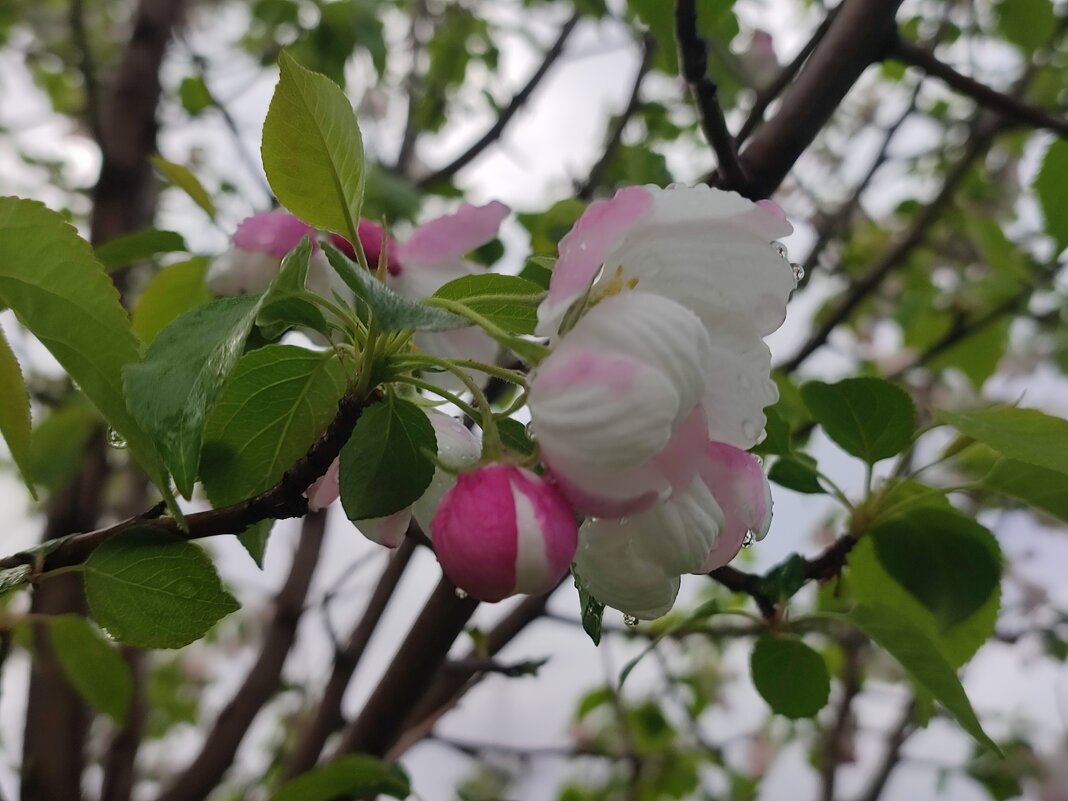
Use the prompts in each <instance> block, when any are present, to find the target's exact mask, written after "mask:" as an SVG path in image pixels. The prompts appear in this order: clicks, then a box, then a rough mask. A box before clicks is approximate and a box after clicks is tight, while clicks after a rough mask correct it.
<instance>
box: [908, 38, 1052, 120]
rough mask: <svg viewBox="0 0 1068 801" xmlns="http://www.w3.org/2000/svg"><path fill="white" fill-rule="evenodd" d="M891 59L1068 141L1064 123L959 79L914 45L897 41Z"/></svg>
mask: <svg viewBox="0 0 1068 801" xmlns="http://www.w3.org/2000/svg"><path fill="white" fill-rule="evenodd" d="M893 57H894V58H895V59H897V60H898V61H901V62H903V63H905V64H909V65H910V66H913V67H919V68H920V69H921V70H923V71H924V72H925V73H927V74H928V75H932V76H934V77H936V78H939V79H941V80H942V81H944V82H945V83H946V84H947V85H948V86H950V87H951V88H953V89H956V90H957V91H958V92H960V93H961V94H963V95H966V96H968V97H970V98H971V99H972V100H974V101H975V102H976V103H978V104H979V105H980V107H982V108H985V109H987V110H988V111H994V112H997V113H998V114H1001V115H1003V116H1005V117H1007V118H1008V119H1011V120H1013V121H1015V122H1019V123H1022V124H1024V125H1029V126H1032V127H1034V128H1040V129H1044V130H1048V131H1053V132H1054V133H1056V134H1057V135H1058V136H1060V137H1064V138H1068V119H1066V118H1064V117H1061V116H1057V115H1056V114H1053V113H1051V112H1049V111H1047V110H1046V109H1043V108H1039V107H1038V106H1033V105H1031V104H1030V103H1027V102H1025V101H1023V100H1021V99H1020V98H1019V96H1017V95H1013V94H1008V93H1005V92H999V91H997V90H996V89H993V88H991V87H989V86H987V85H986V84H983V83H980V82H979V81H977V80H975V79H974V78H969V77H968V76H967V75H962V74H961V73H959V72H957V71H956V70H955V69H953V68H952V67H951V66H949V65H948V64H946V63H945V62H944V61H940V60H939V59H938V58H937V57H936V56H935V54H934V53H933V52H931V51H930V50H927V49H926V48H924V47H921V46H920V45H918V44H916V43H915V42H910V41H909V40H908V39H905V38H902V37H899V38H898V39H897V41H896V42H895V44H894V47H893Z"/></svg>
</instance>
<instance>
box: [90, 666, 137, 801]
mask: <svg viewBox="0 0 1068 801" xmlns="http://www.w3.org/2000/svg"><path fill="white" fill-rule="evenodd" d="M122 651H123V654H122V655H123V658H124V659H125V660H126V664H127V665H129V666H130V675H131V676H133V692H132V693H131V698H130V709H129V711H128V712H127V714H126V723H125V724H124V725H123V727H122V728H121V729H119V730H118V731H117V732H115V735H114V737H112V739H111V743H110V745H109V746H108V752H107V756H106V757H105V761H104V782H103V787H102V788H101V790H100V801H130V798H131V796H132V794H133V788H134V781H135V773H134V766H135V764H136V761H137V751H138V749H139V748H140V746H141V740H142V738H143V737H144V733H145V717H146V715H147V713H148V705H147V698H146V695H147V687H146V672H147V665H146V664H145V662H146V656H147V653H146V652H145V651H143V650H141V649H140V648H132V647H125V648H123V649H122Z"/></svg>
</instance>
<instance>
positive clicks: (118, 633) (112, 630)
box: [101, 626, 122, 641]
mask: <svg viewBox="0 0 1068 801" xmlns="http://www.w3.org/2000/svg"><path fill="white" fill-rule="evenodd" d="M101 630H102V631H103V632H104V634H106V635H107V636H108V638H109V639H112V640H117V641H121V640H122V629H120V628H119V627H118V626H104V627H103V628H102V629H101Z"/></svg>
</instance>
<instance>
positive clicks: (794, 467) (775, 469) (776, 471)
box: [768, 453, 826, 495]
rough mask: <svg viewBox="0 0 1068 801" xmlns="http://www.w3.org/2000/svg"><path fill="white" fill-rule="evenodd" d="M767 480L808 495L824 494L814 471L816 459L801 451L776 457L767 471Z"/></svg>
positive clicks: (817, 475) (824, 491)
mask: <svg viewBox="0 0 1068 801" xmlns="http://www.w3.org/2000/svg"><path fill="white" fill-rule="evenodd" d="M768 480H769V481H774V482H775V483H776V484H778V485H779V486H780V487H786V488H787V489H792V490H793V491H794V492H803V493H805V494H808V495H823V494H826V490H825V489H824V488H823V487H822V486H821V485H820V479H819V474H818V473H817V472H816V460H815V459H813V458H812V457H810V456H808V455H806V454H802V453H798V454H795V455H793V456H781V457H779V458H778V459H776V460H775V464H773V465H772V466H771V469H770V470H769V471H768Z"/></svg>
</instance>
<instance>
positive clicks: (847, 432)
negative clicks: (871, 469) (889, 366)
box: [801, 378, 916, 464]
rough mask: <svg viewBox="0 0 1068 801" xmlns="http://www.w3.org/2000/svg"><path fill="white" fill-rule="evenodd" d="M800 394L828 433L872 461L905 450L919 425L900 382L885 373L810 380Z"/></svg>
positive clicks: (835, 440) (853, 452)
mask: <svg viewBox="0 0 1068 801" xmlns="http://www.w3.org/2000/svg"><path fill="white" fill-rule="evenodd" d="M801 397H802V398H804V401H805V405H806V406H807V407H808V409H809V411H810V412H812V415H813V416H814V417H815V418H816V422H818V423H819V424H820V425H821V426H823V430H824V431H826V432H827V436H828V437H830V438H831V439H832V440H834V442H835V443H837V444H838V445H839V446H840V447H841V448H842V449H843V450H844V451H846V452H847V453H851V454H852V455H853V456H857V457H859V458H861V459H863V460H864V461H866V462H867V463H868V464H874V463H875V462H878V461H879V460H880V459H886V458H888V457H890V456H895V455H896V454H898V453H900V452H901V451H903V450H904V449H905V448H907V447H908V446H909V444H910V443H911V442H912V436H913V434H914V433H915V430H916V407H915V406H914V405H913V403H912V399H911V398H910V397H909V396H908V393H907V392H905V391H904V390H903V389H901V388H900V387H897V386H895V385H893V384H891V383H890V382H889V381H884V380H882V379H881V378H847V379H845V380H844V381H839V382H838V383H837V384H824V383H822V382H820V381H810V382H809V383H807V384H805V385H804V386H803V387H801Z"/></svg>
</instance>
